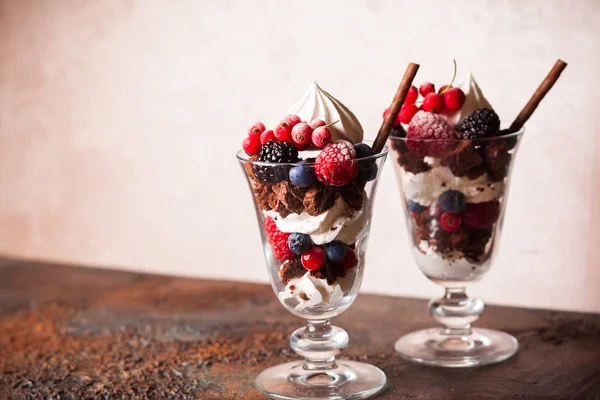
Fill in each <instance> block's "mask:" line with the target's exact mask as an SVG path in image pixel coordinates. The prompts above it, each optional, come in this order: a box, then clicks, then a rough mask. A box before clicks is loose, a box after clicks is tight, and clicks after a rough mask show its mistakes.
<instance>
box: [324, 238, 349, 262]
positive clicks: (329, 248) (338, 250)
mask: <svg viewBox="0 0 600 400" xmlns="http://www.w3.org/2000/svg"><path fill="white" fill-rule="evenodd" d="M347 250H348V248H347V247H346V245H345V244H344V242H341V241H339V240H334V241H332V242H330V243H327V244H326V245H325V254H326V255H327V259H328V260H331V261H333V262H340V261H342V260H343V259H344V257H346V252H347Z"/></svg>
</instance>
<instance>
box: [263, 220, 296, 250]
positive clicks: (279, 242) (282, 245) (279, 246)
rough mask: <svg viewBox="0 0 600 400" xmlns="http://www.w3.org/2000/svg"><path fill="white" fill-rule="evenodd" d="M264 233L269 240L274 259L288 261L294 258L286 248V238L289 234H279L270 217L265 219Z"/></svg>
mask: <svg viewBox="0 0 600 400" xmlns="http://www.w3.org/2000/svg"><path fill="white" fill-rule="evenodd" d="M265 232H266V234H267V239H269V243H270V244H271V249H272V250H273V256H274V257H275V258H276V259H278V260H289V259H291V258H293V257H294V253H292V251H291V250H290V248H289V247H288V237H289V236H290V234H289V233H285V232H281V231H280V230H279V229H278V228H277V225H276V224H275V220H274V219H273V218H271V217H267V218H265Z"/></svg>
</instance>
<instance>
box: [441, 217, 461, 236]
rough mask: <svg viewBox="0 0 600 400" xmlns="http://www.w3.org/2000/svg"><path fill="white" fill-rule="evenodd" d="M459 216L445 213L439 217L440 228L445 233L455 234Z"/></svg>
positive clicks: (458, 227) (458, 225) (458, 224)
mask: <svg viewBox="0 0 600 400" xmlns="http://www.w3.org/2000/svg"><path fill="white" fill-rule="evenodd" d="M460 223H461V220H460V215H458V214H453V213H448V212H445V213H443V214H442V216H441V217H440V226H441V227H442V229H443V230H445V231H446V232H456V231H458V230H459V229H460Z"/></svg>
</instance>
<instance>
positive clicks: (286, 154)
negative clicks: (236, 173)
mask: <svg viewBox="0 0 600 400" xmlns="http://www.w3.org/2000/svg"><path fill="white" fill-rule="evenodd" d="M257 161H261V162H266V163H272V164H281V163H296V162H298V149H296V146H294V144H292V143H290V142H272V141H271V142H268V143H266V144H264V145H263V146H262V147H261V148H260V153H259V154H258V160H257ZM252 168H253V170H254V175H255V176H256V177H257V178H258V179H259V180H261V181H263V182H266V183H279V182H281V181H284V180H286V179H287V177H288V170H289V167H288V166H283V165H282V166H270V165H254V166H253V167H252Z"/></svg>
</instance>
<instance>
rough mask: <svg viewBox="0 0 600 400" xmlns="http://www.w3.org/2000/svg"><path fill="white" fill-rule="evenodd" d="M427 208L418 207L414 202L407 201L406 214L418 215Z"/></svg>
mask: <svg viewBox="0 0 600 400" xmlns="http://www.w3.org/2000/svg"><path fill="white" fill-rule="evenodd" d="M426 209H427V207H425V206H422V205H420V204H419V203H417V202H416V201H412V200H409V201H408V212H411V213H417V214H420V213H422V212H423V211H425V210H426Z"/></svg>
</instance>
